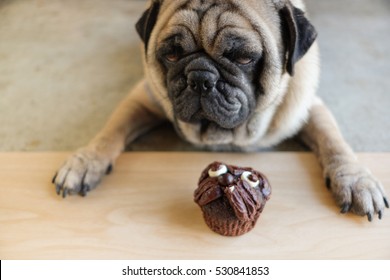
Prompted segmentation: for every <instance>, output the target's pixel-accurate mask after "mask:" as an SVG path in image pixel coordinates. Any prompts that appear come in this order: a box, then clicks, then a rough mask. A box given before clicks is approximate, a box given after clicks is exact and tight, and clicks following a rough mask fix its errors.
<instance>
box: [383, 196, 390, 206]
mask: <svg viewBox="0 0 390 280" xmlns="http://www.w3.org/2000/svg"><path fill="white" fill-rule="evenodd" d="M383 201H384V202H385V206H386V208H390V206H389V202H388V201H387V198H386V197H384V198H383Z"/></svg>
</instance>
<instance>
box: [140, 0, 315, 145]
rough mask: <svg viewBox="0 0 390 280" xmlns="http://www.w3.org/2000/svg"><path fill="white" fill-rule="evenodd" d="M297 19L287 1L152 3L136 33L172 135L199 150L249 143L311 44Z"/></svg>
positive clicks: (310, 37) (305, 26)
mask: <svg viewBox="0 0 390 280" xmlns="http://www.w3.org/2000/svg"><path fill="white" fill-rule="evenodd" d="M281 2H285V3H281ZM302 15H303V13H302V12H301V11H300V10H299V9H297V8H295V7H293V6H292V5H291V4H290V3H289V1H267V0H253V1H234V0H230V1H229V0H228V1H219V0H208V1H199V0H188V1H180V0H174V1H170V0H164V1H152V4H151V7H150V8H149V9H148V10H147V11H146V12H145V14H144V15H143V17H142V18H141V19H140V21H139V22H138V24H137V30H138V32H139V34H140V35H141V38H142V39H143V40H144V42H145V52H146V53H145V55H146V66H147V69H146V72H147V76H148V78H149V80H150V81H149V82H150V83H151V84H152V86H154V90H155V91H158V92H159V93H160V94H161V96H162V97H163V98H162V100H163V103H164V104H163V105H164V108H165V109H166V111H167V113H168V115H171V119H172V120H173V122H174V123H175V124H176V128H177V130H178V131H179V133H180V134H181V135H182V136H184V137H185V138H186V139H187V140H189V141H192V142H195V143H198V144H199V143H207V144H226V143H233V142H234V141H237V139H235V138H237V135H239V134H242V131H246V132H245V133H246V135H248V129H249V130H250V128H249V126H250V123H251V121H252V120H254V119H256V116H257V115H258V114H259V112H262V111H264V110H265V109H266V108H269V107H270V106H272V104H275V106H276V104H277V103H278V100H279V99H280V98H281V97H282V96H281V95H283V90H282V89H283V75H284V74H285V73H287V72H288V73H289V74H290V75H292V74H293V65H294V63H295V62H296V61H297V60H298V59H299V58H300V57H301V56H302V55H303V54H304V53H305V52H306V51H307V49H308V48H309V47H310V45H311V44H312V42H313V41H314V39H315V32H314V29H313V28H312V26H311V25H310V24H309V22H308V21H307V20H306V19H305V18H304V17H303V16H302ZM297 16H298V17H300V18H299V20H297V19H296V17H297ZM299 29H304V30H305V31H309V32H306V34H305V33H302V32H301V31H300V30H299ZM298 32H300V33H298ZM301 33H302V34H304V36H303V35H299V34H301ZM167 101H168V102H167ZM251 133H252V132H251V131H249V134H251ZM252 134H253V133H252ZM238 138H240V137H238ZM238 141H240V140H238Z"/></svg>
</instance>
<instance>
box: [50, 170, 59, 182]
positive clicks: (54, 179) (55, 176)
mask: <svg viewBox="0 0 390 280" xmlns="http://www.w3.org/2000/svg"><path fill="white" fill-rule="evenodd" d="M57 175H58V172H56V174H55V175H54V177H53V179H52V180H51V183H52V184H54V183H55V181H56V179H57Z"/></svg>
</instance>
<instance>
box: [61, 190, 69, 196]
mask: <svg viewBox="0 0 390 280" xmlns="http://www.w3.org/2000/svg"><path fill="white" fill-rule="evenodd" d="M67 195H68V189H66V188H65V189H63V190H62V197H63V198H66V196H67Z"/></svg>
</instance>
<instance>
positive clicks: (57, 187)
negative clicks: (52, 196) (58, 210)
mask: <svg viewBox="0 0 390 280" xmlns="http://www.w3.org/2000/svg"><path fill="white" fill-rule="evenodd" d="M56 192H57V194H58V195H60V194H61V186H60V185H56Z"/></svg>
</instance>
